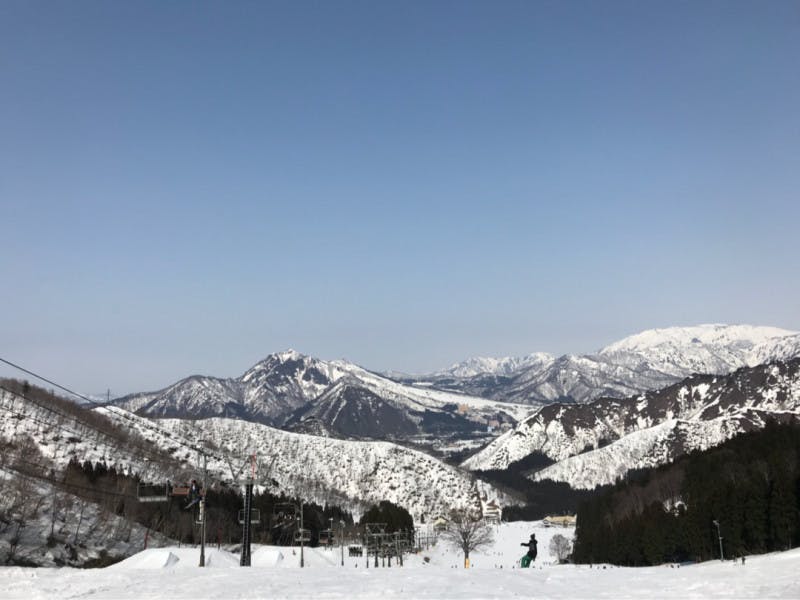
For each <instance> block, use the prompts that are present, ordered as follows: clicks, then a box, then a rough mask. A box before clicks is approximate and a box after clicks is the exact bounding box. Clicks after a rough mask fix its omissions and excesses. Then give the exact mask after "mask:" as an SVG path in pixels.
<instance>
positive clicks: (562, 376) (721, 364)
mask: <svg viewBox="0 0 800 600" xmlns="http://www.w3.org/2000/svg"><path fill="white" fill-rule="evenodd" d="M798 355H800V334H798V333H797V332H794V331H788V330H785V329H778V328H775V327H754V326H750V325H698V326H695V327H671V328H667V329H652V330H648V331H644V332H642V333H639V334H636V335H632V336H630V337H627V338H625V339H623V340H620V341H618V342H615V343H613V344H610V345H609V346H606V347H605V348H603V349H601V350H600V351H599V352H597V353H596V354H585V355H574V354H565V355H563V356H560V357H556V356H551V355H549V354H543V353H538V354H531V355H528V356H525V357H520V358H491V359H490V358H473V359H469V360H467V361H465V362H462V363H458V364H456V365H453V366H452V367H450V368H449V369H446V370H445V371H441V372H438V373H433V374H431V375H422V376H417V377H405V378H402V379H401V381H402V382H403V383H405V384H406V385H414V386H430V387H435V388H437V389H443V390H450V391H454V392H460V393H465V394H472V395H477V396H481V397H485V398H494V399H497V400H503V401H507V402H516V403H520V404H530V405H534V406H537V405H538V406H541V405H543V404H549V403H551V402H556V401H559V402H588V401H590V400H593V399H595V398H601V397H611V398H625V397H626V396H630V395H633V394H636V393H639V392H642V391H646V390H655V389H659V388H662V387H665V386H667V385H670V384H673V383H675V382H677V381H680V380H681V379H683V378H684V377H688V376H689V375H692V374H694V373H704V374H714V375H723V374H726V373H730V372H732V371H734V370H736V369H738V368H740V367H745V366H755V365H758V364H762V363H764V362H767V361H769V360H773V359H788V358H791V357H794V356H798Z"/></svg>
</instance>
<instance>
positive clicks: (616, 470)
mask: <svg viewBox="0 0 800 600" xmlns="http://www.w3.org/2000/svg"><path fill="white" fill-rule="evenodd" d="M770 419H773V420H778V421H783V420H798V419H800V358H794V359H791V360H789V361H774V362H772V363H769V364H765V365H759V366H756V367H742V368H741V369H739V370H737V371H735V372H734V373H731V374H728V375H722V376H720V375H693V376H690V377H688V378H686V379H684V380H683V381H681V382H680V383H677V384H674V385H671V386H668V387H666V388H664V389H661V390H657V391H652V392H647V393H644V394H639V395H636V396H631V397H629V398H625V399H615V398H601V399H598V400H594V401H592V402H590V403H586V404H561V403H556V404H551V405H549V406H546V407H543V408H541V409H540V410H538V411H536V412H535V413H534V414H532V415H531V416H530V417H528V418H527V419H525V420H524V421H522V422H521V423H520V424H519V425H518V426H517V427H516V428H515V429H514V430H513V431H509V432H508V433H505V434H504V435H502V436H500V437H498V438H497V439H496V440H495V441H493V442H492V443H491V444H489V446H487V447H486V448H484V449H483V450H481V451H480V452H478V453H477V454H475V455H473V456H471V457H470V458H469V459H467V460H466V461H464V463H463V464H462V466H463V467H464V468H466V469H470V470H488V469H506V468H508V467H509V465H511V464H512V463H514V462H516V461H520V460H523V459H525V458H527V457H528V456H530V455H531V454H533V453H539V454H541V455H544V456H546V457H548V458H550V459H552V460H553V461H556V462H555V464H553V465H551V466H548V467H546V468H544V469H542V470H540V471H538V472H536V473H534V474H533V478H534V479H553V480H557V481H566V482H567V483H569V484H570V485H571V486H573V487H578V488H593V487H595V486H597V485H604V484H609V483H613V482H614V481H615V480H616V479H618V478H619V477H621V476H623V475H624V474H625V473H626V472H627V471H628V470H630V469H637V468H643V467H652V466H657V465H661V464H665V463H668V462H671V461H672V460H674V458H676V457H677V456H679V455H681V454H684V453H686V452H690V451H693V450H705V449H707V448H710V447H712V446H715V445H717V444H720V443H722V442H723V441H725V440H727V439H729V438H731V437H733V436H734V435H736V434H738V433H741V432H744V431H750V430H752V429H757V428H761V427H763V426H764V424H765V423H766V421H767V420H770Z"/></svg>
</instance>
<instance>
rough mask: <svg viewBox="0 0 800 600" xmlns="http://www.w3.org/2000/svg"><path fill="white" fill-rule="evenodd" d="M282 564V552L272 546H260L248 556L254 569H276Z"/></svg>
mask: <svg viewBox="0 0 800 600" xmlns="http://www.w3.org/2000/svg"><path fill="white" fill-rule="evenodd" d="M282 562H283V552H281V551H280V550H279V549H278V548H276V547H274V546H261V547H259V548H257V549H256V550H254V551H252V552H251V554H250V564H251V565H252V566H254V567H278V566H280V564H281V563H282Z"/></svg>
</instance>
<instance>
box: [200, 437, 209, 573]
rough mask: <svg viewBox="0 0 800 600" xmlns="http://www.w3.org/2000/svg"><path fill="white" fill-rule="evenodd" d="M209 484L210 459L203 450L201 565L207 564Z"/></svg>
mask: <svg viewBox="0 0 800 600" xmlns="http://www.w3.org/2000/svg"><path fill="white" fill-rule="evenodd" d="M207 485H208V460H207V458H206V453H205V452H203V497H202V499H201V500H200V515H201V521H200V566H201V567H205V566H206V517H207V515H206V491H207V487H206V486H207Z"/></svg>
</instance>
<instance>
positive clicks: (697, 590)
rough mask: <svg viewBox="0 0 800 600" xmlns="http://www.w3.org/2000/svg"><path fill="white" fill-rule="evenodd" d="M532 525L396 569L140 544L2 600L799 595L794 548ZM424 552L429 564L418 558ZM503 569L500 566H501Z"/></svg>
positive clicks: (6, 585) (15, 572) (41, 577)
mask: <svg viewBox="0 0 800 600" xmlns="http://www.w3.org/2000/svg"><path fill="white" fill-rule="evenodd" d="M532 531H533V532H536V534H537V538H539V557H538V559H537V561H536V563H535V565H537V567H536V568H533V569H519V568H512V567H513V563H514V561H515V560H516V559H518V558H519V557H520V556H521V555H522V554H523V553H524V551H525V549H524V548H521V547H520V545H519V544H520V543H521V542H523V541H525V540H526V539H527V538H528V536H529V534H530V533H531V532H532ZM556 533H561V534H562V535H565V536H567V537H570V536H571V533H572V531H571V530H569V529H561V528H551V529H545V528H543V527H542V526H541V524H540V523H510V524H504V525H502V526H500V527H499V528H498V533H497V539H496V542H495V544H494V545H493V546H492V547H491V548H490V549H489V550H488V551H486V552H483V553H476V554H475V555H474V556H473V565H474V568H472V569H469V570H465V569H463V568H460V563H461V557H460V556H459V554H458V553H457V552H455V551H453V550H451V549H449V548H447V547H445V546H444V544H443V543H441V542H440V544H439V545H437V546H435V547H432V548H431V549H429V550H428V551H423V552H422V553H420V554H417V555H411V556H408V557H407V559H406V561H405V566H404V567H402V568H399V567H393V568H377V569H376V568H374V567H370V568H368V569H367V568H365V561H366V559H364V558H361V559H356V558H352V559H351V558H349V557H347V556H345V566H344V567H341V566H340V554H339V551H338V549H332V550H324V549H310V550H309V549H306V553H305V560H306V565H307V567H306V568H304V569H302V570H301V569H300V568H298V567H299V549H296V548H295V549H294V552H293V549H292V548H276V547H268V546H262V547H256V546H254V547H253V552H252V563H253V566H252V567H250V568H240V567H238V556H237V555H235V554H232V553H228V552H225V551H224V550H217V549H216V548H209V549H207V552H206V561H207V563H208V568H205V569H201V568H199V567H198V566H197V561H198V557H199V551H198V549H196V548H186V547H183V548H175V547H173V548H158V549H152V550H147V551H144V552H142V553H140V554H137V555H135V556H133V557H131V558H129V559H127V560H125V561H123V562H121V563H119V564H117V565H114V566H112V567H109V568H106V569H95V570H76V569H32V568H20V567H4V568H0V591H2V597H3V598H4V599H10V598H15V599H16V598H24V599H25V600H33V599H37V598H120V599H127V598H135V599H141V598H191V599H199V598H226V599H229V598H336V599H339V598H341V599H351V598H352V599H360V598H380V599H381V600H383V599H386V598H425V599H428V598H436V599H471V598H503V599H505V598H647V599H650V598H798V597H800V580H798V578H797V576H796V573H797V572H798V569H800V549H798V550H793V551H790V552H784V553H776V554H770V555H764V556H752V557H749V558H748V559H747V563H746V565H745V566H743V565H741V564H734V563H731V562H724V563H722V562H720V561H712V562H708V563H701V564H696V565H684V566H681V567H678V566H672V565H662V566H659V567H647V568H619V567H610V566H603V565H594V566H593V567H591V568H590V567H588V566H575V565H555V564H552V563H551V562H550V560H551V559H550V557H549V552H548V546H549V541H550V539H551V537H552V536H553V535H555V534H556ZM424 557H428V559H429V562H427V563H426V562H425V560H424ZM501 567H502V568H501Z"/></svg>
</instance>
